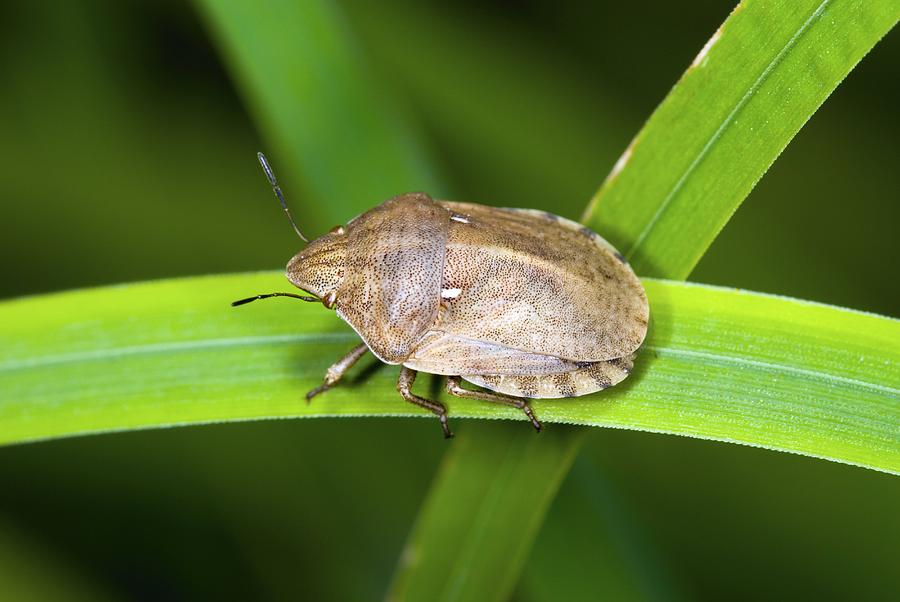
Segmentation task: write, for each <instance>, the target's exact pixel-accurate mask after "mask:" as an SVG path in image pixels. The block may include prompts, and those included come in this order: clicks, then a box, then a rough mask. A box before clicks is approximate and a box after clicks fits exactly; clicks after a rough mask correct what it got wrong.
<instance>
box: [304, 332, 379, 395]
mask: <svg viewBox="0 0 900 602" xmlns="http://www.w3.org/2000/svg"><path fill="white" fill-rule="evenodd" d="M368 350H369V348H368V347H366V344H365V343H360V344H359V345H357V346H356V347H354V348H353V349H351V350H350V353H348V354H347V355H345V356H344V357H342V358H341V359H339V360H338V361H336V362H335V363H333V364H332V365H331V367H330V368H328V371H327V372H326V373H325V381H324V382H323V383H322V384H321V385H319V386H318V387H316V388H315V389H313V390H312V391H310V392H309V393H307V394H306V403H309V402H310V401H311V400H312V398H313V397H315V396H316V395H318V394H319V393H324V392H325V391H327V390H328V389H330V388H331V387H333V386H335V385H336V384H338V381H340V380H341V378H342V377H343V376H344V373H346V372H347V370H349V369H350V368H351V367H353V364H355V363H356V362H358V361H359V358H361V357H362V356H364V355H365V354H366V351H368Z"/></svg>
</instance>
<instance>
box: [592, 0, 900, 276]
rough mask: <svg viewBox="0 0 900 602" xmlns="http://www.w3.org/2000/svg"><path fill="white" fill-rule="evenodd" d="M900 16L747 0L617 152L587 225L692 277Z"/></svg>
mask: <svg viewBox="0 0 900 602" xmlns="http://www.w3.org/2000/svg"><path fill="white" fill-rule="evenodd" d="M898 16H900V5H898V4H897V3H896V2H894V1H893V0H865V1H863V0H799V1H797V0H777V1H774V2H765V3H764V2H759V1H754V0H748V1H746V2H742V3H741V4H739V5H738V7H737V8H736V9H735V10H734V12H733V13H732V14H731V16H730V17H729V18H728V19H727V20H726V21H725V23H724V24H723V25H722V26H721V27H720V28H719V30H718V31H717V32H716V33H715V34H714V35H713V37H712V38H711V39H710V40H709V42H708V43H707V44H706V46H704V48H703V50H702V51H701V52H700V53H699V54H698V55H697V58H696V59H695V60H694V62H693V64H692V65H691V66H690V67H689V68H688V70H687V71H686V72H685V74H684V75H683V76H682V78H681V79H680V80H679V82H678V83H677V84H676V85H675V87H674V88H673V90H672V91H671V92H670V93H669V95H668V96H667V97H666V99H665V100H664V101H663V103H662V104H661V105H660V106H659V108H657V110H656V111H655V112H654V113H653V115H652V116H651V117H650V119H649V121H648V122H647V124H646V125H645V126H644V128H643V129H642V130H641V131H640V132H639V133H638V134H637V136H636V137H635V138H634V140H633V141H632V143H631V145H630V146H629V147H628V149H627V150H626V151H625V153H624V154H623V155H622V157H621V158H620V159H619V161H618V163H617V164H616V166H615V167H614V168H613V170H612V172H611V173H610V174H609V176H608V177H607V180H606V182H605V183H604V186H603V187H602V188H601V189H600V191H599V192H598V193H597V195H596V196H595V197H594V199H593V200H592V202H591V204H590V206H589V207H588V209H587V211H586V213H585V216H584V220H585V223H586V224H588V225H590V226H592V227H594V228H595V229H596V230H597V231H598V232H602V233H603V235H604V236H606V237H607V238H608V239H609V240H610V241H611V242H612V243H613V244H615V245H616V246H617V247H618V248H619V249H620V250H621V251H622V252H623V253H624V254H625V255H626V256H627V257H629V259H630V261H631V263H632V265H633V266H634V267H635V270H636V271H637V273H638V274H641V275H643V276H657V277H663V278H686V277H687V276H688V274H689V273H690V271H691V270H692V269H693V267H694V266H695V265H696V264H697V262H698V261H699V260H700V257H701V256H702V255H703V253H704V252H705V251H706V249H707V248H708V247H709V245H710V244H711V243H712V241H713V239H714V238H715V237H716V235H717V234H718V233H719V231H720V230H721V229H722V227H723V226H724V225H725V223H726V222H727V221H728V219H729V218H730V217H731V215H732V214H733V213H734V211H735V210H736V209H737V208H738V206H739V205H740V203H741V201H743V200H744V198H745V197H746V196H747V195H748V194H749V193H750V190H751V189H752V188H753V186H754V185H755V184H756V182H757V181H758V180H759V178H760V177H762V175H763V174H764V173H765V172H766V170H767V169H768V168H769V166H770V165H771V164H772V162H773V161H774V160H775V159H776V158H777V157H778V155H779V154H780V153H781V151H782V150H783V149H784V147H785V146H786V145H787V144H788V142H790V140H791V138H793V137H794V135H795V134H796V133H797V131H798V130H799V129H800V128H801V127H802V126H803V124H804V123H806V121H807V120H808V119H809V118H810V116H811V115H812V114H813V113H814V112H815V111H816V109H817V108H818V107H819V106H820V105H821V104H822V102H823V101H824V100H825V99H826V98H827V97H828V95H829V94H831V92H832V91H833V90H834V89H835V88H836V87H837V85H838V84H839V83H840V82H841V81H842V80H843V79H844V77H846V75H847V74H848V73H849V72H850V70H851V69H852V68H853V67H854V65H856V63H857V62H858V61H859V60H860V59H861V58H862V57H863V56H864V55H865V54H866V53H867V52H868V51H869V50H870V49H871V48H872V47H873V46H874V45H875V43H876V42H877V41H878V40H879V39H881V37H882V36H884V35H885V34H886V33H887V32H888V31H889V30H890V29H891V27H892V26H893V25H894V24H895V23H896V22H897V19H898Z"/></svg>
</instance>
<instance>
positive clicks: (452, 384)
mask: <svg viewBox="0 0 900 602" xmlns="http://www.w3.org/2000/svg"><path fill="white" fill-rule="evenodd" d="M459 383H460V377H458V376H448V377H447V392H448V393H450V394H451V395H456V396H457V397H465V398H468V399H480V400H482V401H490V402H493V403H502V404H503V405H508V406H512V407H514V408H519V409H520V410H522V411H523V412H525V415H526V416H528V419H529V420H530V421H531V424H532V425H533V426H534V430H536V431H537V432H539V433H540V432H541V429H543V428H544V427H543V425H542V424H541V423H540V421H539V420H538V419H537V418H536V417H535V416H534V412H532V411H531V406H530V405H528V400H527V399H525V398H523V397H513V396H511V395H503V394H502V393H491V392H488V391H470V390H468V389H463V388H462V387H461V386H460V384H459Z"/></svg>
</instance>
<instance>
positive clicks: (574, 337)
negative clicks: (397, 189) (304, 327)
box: [233, 153, 649, 437]
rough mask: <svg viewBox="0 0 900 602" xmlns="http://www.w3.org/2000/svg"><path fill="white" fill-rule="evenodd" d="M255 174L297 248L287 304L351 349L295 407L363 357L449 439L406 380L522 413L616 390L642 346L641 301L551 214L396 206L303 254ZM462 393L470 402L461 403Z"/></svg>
mask: <svg viewBox="0 0 900 602" xmlns="http://www.w3.org/2000/svg"><path fill="white" fill-rule="evenodd" d="M259 161H260V164H261V165H262V167H263V170H264V171H265V173H266V177H267V178H268V179H269V183H270V184H271V185H272V188H273V190H274V191H275V196H276V197H277V198H278V200H279V202H280V203H281V206H282V208H283V209H284V211H285V213H286V214H287V217H288V219H289V220H290V222H291V225H293V227H294V230H295V231H296V232H297V234H298V235H299V236H300V238H301V239H303V241H304V242H306V243H307V244H306V246H305V247H304V248H303V249H302V250H301V251H300V252H299V253H297V254H296V255H294V257H293V258H291V260H290V261H289V262H288V264H287V271H286V275H287V278H288V280H289V281H290V282H291V283H292V284H293V285H294V286H296V287H297V288H299V289H302V290H303V291H306V292H307V293H309V295H298V294H294V293H270V294H264V295H257V296H255V297H251V298H249V299H242V300H240V301H235V302H234V303H233V305H242V304H244V303H248V302H250V301H255V300H257V299H263V298H267V297H278V296H286V297H295V298H297V299H301V300H303V301H314V302H321V303H322V304H323V305H324V306H325V307H326V308H328V309H334V310H335V311H336V312H337V315H338V316H340V317H341V318H342V319H343V320H345V321H346V322H347V323H348V324H350V326H352V327H353V329H354V330H355V331H356V333H357V334H358V335H359V336H360V338H361V339H362V343H361V344H359V345H357V346H356V347H354V348H353V349H352V350H351V351H350V352H349V353H348V354H347V355H345V356H344V357H343V358H341V359H339V360H338V361H337V362H335V363H334V365H332V366H331V367H330V368H329V369H328V371H327V373H326V375H325V380H324V382H323V383H322V384H321V385H320V386H318V387H316V388H315V389H313V390H312V391H310V392H309V393H307V395H306V398H307V401H308V400H311V399H312V398H313V397H314V396H316V395H318V394H319V393H322V392H323V391H326V390H328V389H330V388H331V387H333V386H335V385H336V384H337V383H338V381H340V379H341V377H342V376H343V375H344V373H345V372H346V371H347V370H348V369H349V368H350V367H351V366H353V364H354V363H356V361H357V360H359V359H360V358H361V357H362V356H363V355H365V353H366V352H367V351H371V352H372V353H373V354H375V356H377V357H378V359H380V360H381V361H382V362H384V363H386V364H399V365H400V366H401V368H400V377H399V379H398V381H397V390H398V392H399V393H400V395H401V396H402V397H403V399H405V400H406V401H408V402H411V403H413V404H415V405H418V406H420V407H423V408H425V409H427V410H430V411H431V412H433V413H434V414H436V415H437V416H438V417H439V418H440V421H441V427H442V428H443V431H444V436H445V437H452V433H451V432H450V428H449V427H448V425H447V409H446V407H444V405H443V404H441V403H439V402H437V401H432V400H429V399H425V398H423V397H419V396H418V395H415V394H414V393H413V392H412V390H411V389H412V385H413V382H414V381H415V378H416V373H417V372H428V373H431V374H439V375H445V376H446V377H447V391H448V392H449V393H451V394H452V395H456V396H459V397H466V398H471V399H480V400H484V401H489V402H494V403H500V404H503V405H508V406H512V407H516V408H519V409H521V410H522V411H523V412H524V413H525V415H526V416H527V417H528V419H529V420H530V421H531V423H532V424H533V425H534V428H535V429H537V430H538V431H540V430H541V423H540V422H539V421H538V420H537V418H536V417H535V415H534V413H533V412H532V410H531V407H530V406H529V404H528V400H529V399H543V398H560V397H576V396H579V395H586V394H588V393H593V392H595V391H599V390H601V389H605V388H607V387H610V386H613V385H615V384H617V383H619V382H621V381H622V380H623V379H624V378H625V377H626V376H627V375H628V373H629V372H630V371H631V368H632V363H633V360H634V352H635V351H636V350H637V349H638V347H640V345H641V343H642V342H643V340H644V336H645V335H646V333H647V321H648V318H649V306H648V304H647V297H646V294H645V293H644V288H643V286H642V285H641V283H640V281H639V280H638V279H637V277H636V276H635V274H634V272H633V271H632V269H631V267H630V266H629V265H628V263H627V262H626V261H625V258H624V257H623V256H622V255H621V254H620V253H619V252H618V251H616V249H615V248H613V246H612V245H610V244H609V243H608V242H606V241H605V240H604V239H603V238H601V237H600V236H599V235H598V234H596V233H595V232H593V231H592V230H590V229H588V228H586V227H584V226H582V225H581V224H578V223H576V222H573V221H570V220H567V219H565V218H562V217H559V216H557V215H554V214H552V213H546V212H542V211H535V210H531V209H504V208H494V207H486V206H483V205H476V204H472V203H457V202H450V201H440V200H434V199H432V198H431V197H429V196H428V195H426V194H422V193H411V194H404V195H400V196H396V197H394V198H392V199H389V200H387V201H385V202H383V203H382V204H380V205H378V206H377V207H375V208H373V209H371V210H369V211H367V212H365V213H363V214H362V215H359V216H357V217H355V218H353V219H352V220H350V222H348V223H347V225H346V226H337V227H335V228H333V229H332V230H331V231H330V232H328V233H327V234H325V235H324V236H321V237H320V238H317V239H315V240H313V241H311V242H310V241H308V240H307V239H306V237H304V236H303V234H302V233H301V232H300V229H299V228H298V227H297V225H296V223H295V222H294V220H293V218H292V217H291V214H290V212H289V211H288V208H287V204H286V203H285V201H284V196H283V194H282V192H281V189H280V188H279V186H278V183H277V182H276V180H275V176H274V174H273V173H272V170H271V168H270V167H269V164H268V162H267V161H266V158H265V157H264V156H263V155H262V153H260V154H259ZM461 379H462V380H466V381H468V382H470V383H472V384H474V385H477V386H479V387H482V388H483V389H486V390H482V391H473V390H469V389H464V388H463V387H462V386H461V385H460V381H461Z"/></svg>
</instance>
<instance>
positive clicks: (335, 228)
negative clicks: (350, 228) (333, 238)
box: [328, 225, 345, 236]
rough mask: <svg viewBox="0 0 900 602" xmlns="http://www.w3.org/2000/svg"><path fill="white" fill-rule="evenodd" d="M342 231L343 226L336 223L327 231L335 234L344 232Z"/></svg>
mask: <svg viewBox="0 0 900 602" xmlns="http://www.w3.org/2000/svg"><path fill="white" fill-rule="evenodd" d="M344 232H345V230H344V227H343V226H341V225H337V226H335V227H334V228H332V229H331V230H329V231H328V233H329V234H337V235H338V236H340V235H342V234H344Z"/></svg>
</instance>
